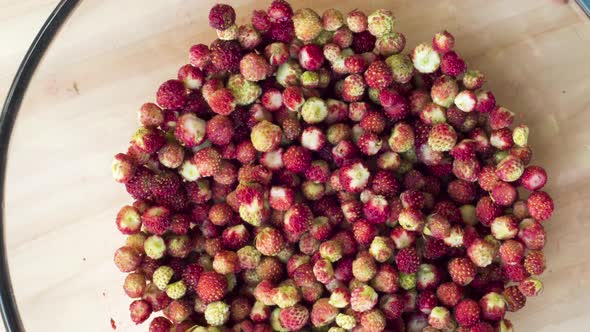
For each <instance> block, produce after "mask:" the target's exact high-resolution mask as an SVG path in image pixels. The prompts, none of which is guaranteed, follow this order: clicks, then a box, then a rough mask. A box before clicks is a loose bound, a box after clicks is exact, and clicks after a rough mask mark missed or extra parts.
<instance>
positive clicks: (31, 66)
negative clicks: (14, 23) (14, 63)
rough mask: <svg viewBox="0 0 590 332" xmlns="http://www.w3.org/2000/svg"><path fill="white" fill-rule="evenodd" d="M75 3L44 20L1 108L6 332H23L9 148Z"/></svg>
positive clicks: (1, 275)
mask: <svg viewBox="0 0 590 332" xmlns="http://www.w3.org/2000/svg"><path fill="white" fill-rule="evenodd" d="M78 3H79V0H61V1H60V2H59V4H58V5H57V6H56V7H55V9H54V10H53V11H52V12H51V14H50V15H49V17H48V18H47V20H45V23H43V26H42V27H41V29H40V30H39V32H38V33H37V36H35V39H33V42H32V43H31V46H30V47H29V49H28V51H27V53H26V54H25V56H24V58H23V60H22V62H21V64H20V66H19V68H18V70H17V72H16V74H15V76H14V79H13V81H12V85H11V86H10V89H9V90H8V94H7V95H6V100H5V101H4V106H3V107H2V113H1V114H0V188H1V192H0V314H1V315H2V320H3V321H4V326H5V327H6V332H24V331H25V329H24V327H23V324H22V321H21V317H20V314H19V312H18V306H17V304H16V300H15V296H14V291H13V289H12V283H11V281H10V271H9V268H8V261H7V257H6V242H5V241H4V236H5V234H4V221H5V218H4V204H5V202H4V186H5V181H4V180H5V176H6V162H7V154H8V145H9V143H10V136H11V134H12V129H13V127H14V123H15V121H16V117H17V115H18V111H19V109H20V106H21V103H22V101H23V99H24V96H25V93H26V91H27V88H28V86H29V83H30V81H31V78H32V77H33V74H34V73H35V70H36V69H37V66H38V64H39V62H40V61H41V59H42V58H43V55H44V54H45V51H46V50H47V48H48V47H49V45H50V44H51V41H52V40H53V38H54V37H55V36H56V35H57V33H58V32H59V29H60V28H61V27H62V25H63V24H64V22H65V21H66V19H67V18H68V17H69V16H70V14H71V13H72V12H73V11H74V9H75V7H76V5H77V4H78Z"/></svg>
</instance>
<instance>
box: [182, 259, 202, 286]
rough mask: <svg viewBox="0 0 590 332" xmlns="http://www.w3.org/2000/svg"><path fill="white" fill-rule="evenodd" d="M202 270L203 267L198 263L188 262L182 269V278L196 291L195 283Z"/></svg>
mask: <svg viewBox="0 0 590 332" xmlns="http://www.w3.org/2000/svg"><path fill="white" fill-rule="evenodd" d="M204 270H205V269H204V268H203V267H202V266H201V265H199V264H196V263H193V264H189V265H187V266H185V267H184V270H183V271H182V280H183V281H184V283H185V284H186V285H187V286H188V287H190V288H192V289H194V290H195V291H196V289H197V284H198V282H199V279H200V278H201V274H202V273H203V271H204Z"/></svg>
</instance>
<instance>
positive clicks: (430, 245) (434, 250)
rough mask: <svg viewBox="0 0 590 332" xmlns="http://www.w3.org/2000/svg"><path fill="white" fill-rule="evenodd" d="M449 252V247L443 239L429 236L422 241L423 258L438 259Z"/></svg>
mask: <svg viewBox="0 0 590 332" xmlns="http://www.w3.org/2000/svg"><path fill="white" fill-rule="evenodd" d="M448 252H449V247H447V245H446V244H445V242H444V241H443V240H439V239H435V238H433V237H429V238H427V239H426V241H425V243H424V258H426V259H432V260H434V259H439V258H441V257H443V256H445V255H446V254H447V253H448Z"/></svg>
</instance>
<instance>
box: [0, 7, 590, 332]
mask: <svg viewBox="0 0 590 332" xmlns="http://www.w3.org/2000/svg"><path fill="white" fill-rule="evenodd" d="M231 2H232V3H233V4H234V5H235V7H236V9H237V12H238V15H239V16H240V19H239V22H244V21H245V20H246V19H245V17H246V15H248V14H249V13H250V12H251V10H252V9H253V8H255V7H261V6H265V5H266V1H265V2H264V3H263V4H261V3H260V2H259V1H246V0H239V1H231ZM56 3H57V1H50V0H45V1H44V0H26V1H16V0H3V1H1V2H0V40H2V41H3V51H2V52H0V96H3V95H4V94H5V93H6V91H7V88H8V86H9V82H10V81H11V79H12V75H13V74H14V72H15V70H16V67H17V64H18V63H19V62H20V59H21V58H22V55H23V54H24V50H25V49H26V48H27V47H28V45H29V43H30V41H31V40H32V37H33V36H34V34H35V33H36V31H37V29H38V28H39V27H40V25H41V24H42V22H43V21H44V19H45V17H46V16H47V14H48V13H49V11H50V10H51V9H52V8H53V7H54V5H55V4H56ZM296 3H297V7H304V6H309V7H313V8H315V9H317V10H318V11H320V12H321V11H322V10H324V9H326V8H328V7H330V6H334V1H325V0H314V1H308V0H304V1H297V2H296ZM212 4H213V1H209V0H208V1H195V0H152V1H149V2H146V1H140V0H126V1H114V0H111V1H99V0H87V1H82V3H81V5H80V6H79V8H78V9H76V11H75V13H74V15H73V17H71V18H70V19H69V21H68V22H67V24H66V25H65V26H64V27H63V29H62V31H61V32H60V34H59V36H58V38H57V39H56V41H55V42H54V43H53V44H52V46H51V48H50V50H49V51H48V53H47V55H46V57H45V59H44V60H43V62H42V63H41V65H40V67H39V70H38V71H37V74H36V76H35V78H34V79H33V81H32V82H31V85H30V88H29V91H28V93H27V97H26V99H25V101H24V103H23V106H22V110H21V112H20V113H19V116H18V121H17V124H16V127H15V130H14V134H13V137H12V140H11V144H10V155H9V164H8V173H7V184H6V188H5V190H6V191H5V197H6V202H5V207H6V220H7V222H6V225H5V228H6V234H7V238H6V245H7V248H8V253H9V262H10V268H11V274H12V280H13V284H14V288H15V292H16V295H17V298H18V304H19V307H20V311H21V313H22V318H23V320H24V323H25V326H26V328H27V331H33V332H35V331H48V330H49V331H79V330H85V331H108V330H111V326H110V319H111V317H112V318H113V319H114V320H115V321H116V323H117V326H118V330H121V331H145V330H146V328H145V327H141V328H137V327H133V326H132V324H131V323H130V321H129V318H128V313H127V306H128V303H129V300H128V299H126V298H125V297H124V295H123V292H122V290H121V283H122V280H123V276H122V275H121V274H120V273H119V272H118V271H117V270H116V268H115V267H114V266H113V264H112V252H113V251H114V250H115V249H116V248H117V247H118V246H119V245H120V244H121V243H122V241H123V237H122V236H121V235H119V234H118V233H117V231H116V229H115V227H114V215H115V213H116V211H117V210H118V208H119V207H120V206H121V205H122V204H124V203H127V202H129V198H128V197H127V194H126V193H125V192H124V190H123V189H122V188H121V186H118V185H116V184H115V183H114V182H113V181H112V180H111V177H110V171H109V165H110V162H111V157H112V155H113V154H114V153H115V152H116V151H120V150H123V149H125V147H126V142H127V141H128V140H129V136H130V134H131V133H132V131H133V130H134V128H135V126H136V110H137V108H138V107H139V105H141V104H142V103H143V102H145V101H149V100H153V98H154V97H153V96H154V92H155V89H156V87H157V86H158V84H159V83H160V82H162V81H164V80H166V79H168V78H171V77H173V76H175V73H176V70H177V68H178V67H179V66H181V65H182V64H184V63H186V61H187V55H186V52H187V50H188V48H189V47H190V45H192V44H195V43H198V42H204V41H210V40H211V39H212V38H213V37H214V33H213V32H212V31H211V30H210V29H208V28H206V25H207V23H206V15H207V12H208V8H209V7H210V6H211V5H212ZM338 7H339V8H341V9H342V10H343V11H346V10H350V9H353V8H361V9H364V10H366V11H370V10H373V9H376V8H380V7H385V8H390V9H392V10H393V11H394V13H395V14H396V16H397V17H398V20H399V30H400V31H403V32H404V33H405V34H406V35H407V36H408V45H409V47H412V45H415V44H416V43H418V42H420V41H425V40H430V38H431V36H432V35H433V33H434V32H436V31H438V30H441V29H443V28H446V29H448V30H450V31H451V32H453V33H454V34H455V36H456V37H457V40H458V43H457V49H458V51H459V52H460V53H461V54H463V55H464V56H465V58H466V59H467V61H468V63H469V65H470V67H472V68H479V69H481V70H482V71H484V72H485V73H486V74H487V77H488V79H489V83H488V85H487V86H488V87H489V88H490V89H492V90H493V91H494V93H495V94H496V96H497V99H498V100H499V101H500V103H501V104H503V105H506V106H507V107H509V108H510V109H512V110H514V111H516V112H517V113H518V121H519V122H522V123H527V124H529V126H530V127H531V132H532V138H531V139H532V146H533V148H534V151H535V158H534V163H535V164H542V165H545V166H546V168H547V170H548V171H549V174H550V183H549V186H548V188H547V189H548V191H549V192H551V194H552V195H553V196H554V197H555V204H556V206H557V209H558V210H557V212H556V213H555V215H554V217H553V219H552V220H551V221H549V222H547V224H546V227H547V232H548V238H549V243H548V245H547V247H546V253H547V256H548V264H549V269H548V271H547V272H546V273H545V275H544V276H543V281H544V282H545V285H546V290H545V292H544V294H543V295H542V296H540V297H539V298H536V299H530V300H529V303H528V305H527V307H526V308H525V309H524V310H522V311H521V312H518V313H516V314H511V315H510V318H511V319H512V320H513V322H514V323H515V325H516V328H517V330H518V331H541V332H548V331H557V330H560V331H581V330H586V329H587V326H588V324H589V323H590V319H588V318H587V315H586V313H587V308H588V305H590V258H589V256H587V255H586V254H585V253H586V252H587V243H588V242H587V241H588V240H587V239H588V237H589V236H590V223H588V222H587V220H588V219H589V218H590V210H589V206H590V193H589V191H588V190H587V188H588V187H589V186H590V131H589V130H588V128H586V127H587V126H588V123H590V109H589V108H590V94H589V93H588V87H589V86H590V75H589V74H590V61H588V59H590V23H589V22H588V18H587V17H586V16H585V15H584V14H583V13H582V12H581V10H580V9H579V8H577V7H576V5H575V4H574V3H573V2H570V3H569V4H558V3H556V2H554V1H551V0H519V1H513V0H496V1H485V0H456V1H451V0H444V1H441V0H425V1H411V0H403V1H402V0H398V1H338ZM425 8H429V9H428V10H425Z"/></svg>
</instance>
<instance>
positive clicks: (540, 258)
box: [524, 250, 545, 275]
mask: <svg viewBox="0 0 590 332" xmlns="http://www.w3.org/2000/svg"><path fill="white" fill-rule="evenodd" d="M524 267H525V269H526V271H527V272H528V273H529V274H532V275H540V274H542V273H543V271H545V254H543V252H542V251H536V250H532V251H529V252H528V253H527V255H526V257H525V258H524Z"/></svg>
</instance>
